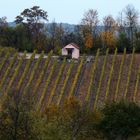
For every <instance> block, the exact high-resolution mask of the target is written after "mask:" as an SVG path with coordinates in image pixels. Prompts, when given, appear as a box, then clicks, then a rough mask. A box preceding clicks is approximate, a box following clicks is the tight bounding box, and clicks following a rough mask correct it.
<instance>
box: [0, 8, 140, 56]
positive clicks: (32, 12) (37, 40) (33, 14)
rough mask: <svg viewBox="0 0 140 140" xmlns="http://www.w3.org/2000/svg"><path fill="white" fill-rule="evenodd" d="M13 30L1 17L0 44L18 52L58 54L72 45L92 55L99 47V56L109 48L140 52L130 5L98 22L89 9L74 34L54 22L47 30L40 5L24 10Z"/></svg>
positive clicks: (134, 14) (138, 30)
mask: <svg viewBox="0 0 140 140" xmlns="http://www.w3.org/2000/svg"><path fill="white" fill-rule="evenodd" d="M15 23H16V26H15V27H9V26H8V22H7V18H6V17H1V18H0V45H1V46H7V47H14V48H16V49H18V50H19V51H24V50H27V51H29V52H32V51H33V50H37V51H38V52H41V51H42V50H44V51H45V52H47V53H48V52H49V51H50V50H53V51H54V53H56V54H59V53H60V50H61V48H62V47H63V46H65V45H67V44H68V43H71V42H74V43H76V44H78V45H79V46H80V51H81V53H87V54H91V53H95V52H96V51H97V49H98V48H100V49H101V52H102V53H105V50H106V49H107V48H109V50H110V52H114V50H115V48H117V49H118V52H120V53H121V52H123V50H124V48H126V51H127V52H128V53H130V52H132V49H133V48H134V47H135V50H136V52H140V27H139V12H138V10H137V9H135V7H134V6H133V5H127V6H126V7H125V8H124V9H123V10H122V11H121V12H120V13H119V16H118V17H117V18H116V19H115V18H114V17H113V16H112V15H107V16H105V17H104V18H103V19H102V21H100V20H99V13H98V11H97V10H94V9H89V10H87V11H86V12H85V13H84V14H83V18H82V19H81V22H80V24H78V25H75V26H74V31H73V32H70V31H68V30H66V29H64V27H63V25H62V24H61V23H60V24H57V23H56V22H55V21H53V22H52V23H51V24H50V27H49V30H48V26H47V25H46V23H48V13H47V12H46V11H44V10H42V9H41V8H40V7H39V6H33V7H32V8H27V9H25V10H23V12H21V13H20V15H18V16H17V17H16V18H15Z"/></svg>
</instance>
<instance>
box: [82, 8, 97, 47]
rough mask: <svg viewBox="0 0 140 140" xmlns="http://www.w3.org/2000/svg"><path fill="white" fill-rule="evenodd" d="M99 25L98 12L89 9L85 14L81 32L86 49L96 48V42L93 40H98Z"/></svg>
mask: <svg viewBox="0 0 140 140" xmlns="http://www.w3.org/2000/svg"><path fill="white" fill-rule="evenodd" d="M98 23H99V19H98V12H97V10H93V9H89V10H88V11H87V12H85V13H84V15H83V18H82V21H81V25H82V26H81V27H82V28H81V30H82V34H83V40H84V44H85V47H86V48H92V47H93V46H94V42H95V41H93V38H94V40H96V36H97V26H98Z"/></svg>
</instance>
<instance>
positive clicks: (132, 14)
mask: <svg viewBox="0 0 140 140" xmlns="http://www.w3.org/2000/svg"><path fill="white" fill-rule="evenodd" d="M124 14H125V26H126V27H128V29H129V38H130V40H131V44H132V46H131V47H133V36H134V31H135V30H136V28H137V25H138V17H139V12H138V11H137V10H136V9H135V7H134V6H133V5H127V6H126V8H125V9H124Z"/></svg>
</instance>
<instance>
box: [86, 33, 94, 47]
mask: <svg viewBox="0 0 140 140" xmlns="http://www.w3.org/2000/svg"><path fill="white" fill-rule="evenodd" d="M85 46H86V48H92V47H93V36H92V34H91V33H87V34H86V36H85Z"/></svg>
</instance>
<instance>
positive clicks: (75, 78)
mask: <svg viewBox="0 0 140 140" xmlns="http://www.w3.org/2000/svg"><path fill="white" fill-rule="evenodd" d="M84 60H85V56H83V58H82V60H81V61H80V64H79V66H78V69H77V72H76V75H75V77H74V81H73V83H72V86H71V88H70V93H69V95H68V98H70V97H72V96H73V93H74V90H75V87H76V83H77V80H78V78H79V75H80V73H81V69H82V66H83V63H84Z"/></svg>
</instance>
